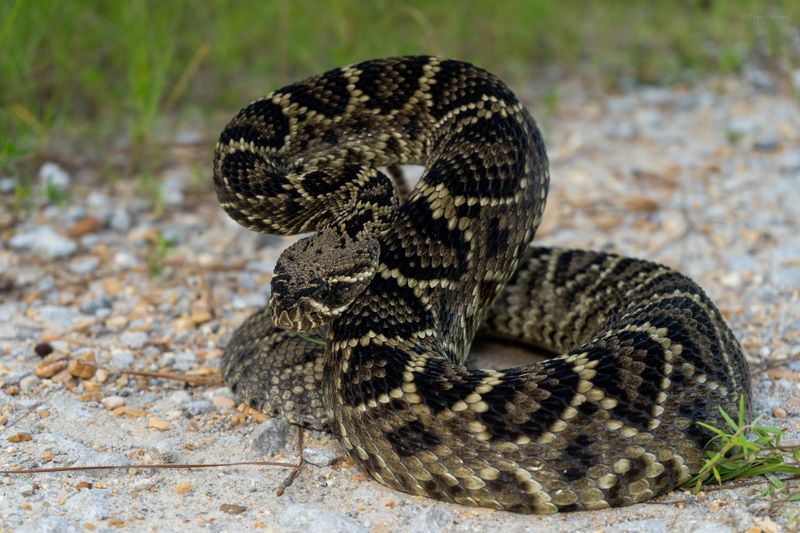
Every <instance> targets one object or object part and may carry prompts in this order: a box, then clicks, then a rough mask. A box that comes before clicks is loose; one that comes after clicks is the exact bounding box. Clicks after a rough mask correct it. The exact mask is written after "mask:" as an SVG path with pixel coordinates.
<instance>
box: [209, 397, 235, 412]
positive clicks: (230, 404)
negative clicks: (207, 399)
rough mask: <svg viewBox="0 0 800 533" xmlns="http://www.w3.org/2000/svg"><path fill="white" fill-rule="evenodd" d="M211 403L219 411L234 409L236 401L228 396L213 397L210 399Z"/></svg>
mask: <svg viewBox="0 0 800 533" xmlns="http://www.w3.org/2000/svg"><path fill="white" fill-rule="evenodd" d="M211 403H212V404H214V406H215V407H218V408H220V409H233V408H234V407H236V400H234V399H233V398H231V397H229V396H223V395H219V396H214V397H212V398H211Z"/></svg>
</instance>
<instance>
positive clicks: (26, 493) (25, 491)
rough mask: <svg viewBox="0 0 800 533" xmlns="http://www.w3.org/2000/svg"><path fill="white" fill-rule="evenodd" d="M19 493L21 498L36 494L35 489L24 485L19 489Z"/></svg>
mask: <svg viewBox="0 0 800 533" xmlns="http://www.w3.org/2000/svg"><path fill="white" fill-rule="evenodd" d="M19 493H20V494H21V495H23V496H33V495H34V494H36V488H35V487H34V486H33V485H30V484H25V485H23V486H22V487H21V488H20V491H19Z"/></svg>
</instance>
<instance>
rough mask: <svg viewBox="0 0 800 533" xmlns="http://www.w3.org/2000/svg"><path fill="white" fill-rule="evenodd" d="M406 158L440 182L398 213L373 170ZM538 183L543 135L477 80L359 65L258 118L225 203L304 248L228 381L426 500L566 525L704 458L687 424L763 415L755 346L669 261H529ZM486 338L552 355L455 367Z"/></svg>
mask: <svg viewBox="0 0 800 533" xmlns="http://www.w3.org/2000/svg"><path fill="white" fill-rule="evenodd" d="M399 163H403V164H420V165H424V166H425V169H426V170H425V173H424V175H423V176H422V178H421V180H420V182H419V184H418V185H417V186H416V187H415V188H414V189H413V191H411V193H410V195H409V196H408V198H407V199H405V201H403V202H401V201H400V199H399V198H398V193H397V188H396V186H395V184H394V183H393V181H392V179H390V178H389V177H387V176H386V174H384V173H382V172H380V171H378V170H377V168H378V167H381V166H387V165H394V164H399ZM548 179H549V178H548V163H547V156H546V153H545V147H544V143H543V141H542V136H541V134H540V132H539V130H538V128H537V126H536V123H535V122H534V120H533V119H532V118H531V116H530V115H529V113H528V112H527V110H526V109H525V108H524V107H523V106H522V105H521V104H520V103H519V101H518V100H517V99H516V97H515V96H514V94H513V93H512V92H511V91H510V90H509V89H508V88H507V87H506V86H505V85H504V84H503V83H502V82H501V81H499V80H498V79H497V78H496V77H495V76H493V75H492V74H490V73H488V72H486V71H484V70H482V69H479V68H476V67H474V66H471V65H469V64H467V63H463V62H459V61H452V60H442V59H437V58H433V57H402V58H390V59H381V60H375V61H367V62H365V63H361V64H358V65H354V66H349V67H345V68H340V69H335V70H332V71H330V72H327V73H325V74H322V75H319V76H314V77H311V78H308V79H307V80H305V81H302V82H300V83H297V84H294V85H290V86H288V87H285V88H283V89H280V90H278V91H275V92H273V93H272V94H270V95H269V96H266V97H264V98H262V99H260V100H257V101H255V102H253V103H252V104H250V105H249V106H247V107H246V108H244V109H243V110H242V111H241V112H240V113H239V114H238V115H237V116H236V117H235V118H234V119H233V120H231V122H230V123H229V124H228V125H227V127H226V128H225V130H224V131H223V132H222V134H221V136H220V139H219V143H218V144H217V148H216V154H215V161H214V185H215V187H216V190H217V195H218V197H219V200H220V202H221V204H222V207H223V208H224V209H225V210H226V211H227V212H228V214H229V215H230V216H231V217H233V218H234V219H235V220H236V221H238V222H239V223H241V224H242V225H244V226H245V227H247V228H250V229H253V230H256V231H260V232H266V233H277V234H297V233H303V232H314V234H312V235H311V236H310V237H305V238H303V239H301V240H299V241H297V242H296V243H294V244H293V245H291V246H290V247H289V248H288V249H286V250H285V251H284V252H283V254H282V255H281V257H280V259H279V260H278V263H277V265H276V268H275V273H274V276H273V278H272V297H271V299H270V302H269V305H268V307H266V308H264V309H262V310H261V311H259V312H258V313H256V314H255V315H254V316H252V317H250V318H249V319H248V320H247V321H246V322H245V323H244V324H243V325H242V326H241V327H240V328H239V329H238V331H236V333H235V334H234V335H233V338H232V340H231V341H230V343H229V345H228V347H227V350H226V353H225V356H224V360H223V371H224V374H225V378H226V381H227V382H228V384H229V385H230V386H231V387H232V389H233V390H234V391H235V392H236V393H237V394H238V395H240V396H241V397H242V398H244V399H245V400H246V401H248V402H250V404H251V405H253V406H255V407H258V408H262V409H264V410H265V411H267V412H269V413H271V414H273V415H275V416H280V417H284V418H287V419H288V420H289V421H291V422H294V423H299V424H304V425H310V426H312V427H317V428H319V427H323V426H328V427H329V428H330V430H331V431H332V432H333V434H334V435H335V436H336V438H337V439H338V440H339V441H340V442H341V444H342V445H343V446H344V449H345V450H346V451H347V453H348V454H349V455H350V457H352V458H353V460H355V462H356V463H358V464H360V465H361V467H363V468H364V469H365V470H366V471H367V472H369V474H370V475H371V476H372V477H373V478H374V479H376V480H377V481H379V482H380V483H383V484H385V485H388V486H389V487H393V488H395V489H398V490H402V491H406V492H409V493H412V494H418V495H425V496H429V497H432V498H437V499H440V500H445V501H451V502H458V503H461V504H466V505H480V506H485V507H493V508H497V509H506V510H510V511H516V512H535V513H553V512H556V511H569V510H578V509H599V508H603V507H607V506H618V505H628V504H632V503H635V502H641V501H644V500H647V499H648V498H651V497H653V496H656V495H659V494H663V493H665V492H667V491H669V490H671V489H673V488H675V487H676V486H677V485H678V484H680V483H682V482H684V481H686V480H687V479H688V478H689V477H690V475H691V474H692V473H694V472H696V471H697V470H698V469H699V467H700V466H701V465H702V463H703V461H704V458H705V452H704V446H705V445H706V444H707V442H708V440H709V438H710V435H709V433H708V432H706V431H705V430H703V429H702V428H701V427H700V426H698V425H697V422H698V421H706V422H710V423H719V419H720V415H719V412H718V409H719V408H720V407H722V408H724V409H726V410H727V411H729V412H733V411H735V410H736V408H737V405H738V399H739V398H740V396H744V397H745V399H746V403H747V405H748V408H749V402H750V382H749V374H748V371H747V363H746V362H745V359H744V357H743V355H742V351H741V348H740V346H739V344H738V342H737V341H736V339H735V338H734V336H733V334H732V333H731V331H730V330H729V328H728V326H727V325H726V324H725V322H724V320H723V319H722V317H721V316H720V313H719V311H718V310H717V308H716V307H715V306H714V304H713V303H712V302H711V301H710V300H709V299H708V297H707V296H706V295H705V293H704V292H703V291H702V290H701V289H700V288H699V287H698V286H697V285H696V284H695V283H694V282H692V281H691V280H689V279H688V278H686V277H685V276H683V275H681V274H679V273H677V272H674V271H673V270H671V269H669V268H667V267H664V266H661V265H658V264H655V263H651V262H647V261H641V260H636V259H630V258H626V257H620V256H616V255H612V254H606V253H599V252H589V251H576V250H559V249H552V248H541V247H535V246H532V245H531V244H530V243H531V240H532V239H533V236H534V232H535V230H536V227H537V225H538V224H539V221H540V219H541V215H542V211H543V209H544V204H545V199H546V196H547V188H548ZM476 334H486V335H492V336H499V337H506V338H510V339H514V340H515V341H517V342H522V343H527V344H529V345H532V346H537V347H540V348H543V349H545V350H547V351H549V352H552V353H553V357H551V358H549V359H547V360H545V361H543V362H540V363H536V364H531V365H530V366H524V367H520V368H512V369H507V370H480V369H474V368H465V367H464V366H463V363H464V361H465V359H466V356H467V354H468V352H469V348H470V345H471V343H472V340H473V338H474V337H475V335H476Z"/></svg>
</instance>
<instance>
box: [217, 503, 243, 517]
mask: <svg viewBox="0 0 800 533" xmlns="http://www.w3.org/2000/svg"><path fill="white" fill-rule="evenodd" d="M219 510H220V511H222V512H223V513H227V514H242V513H243V512H245V511H246V510H247V507H245V506H244V505H236V504H233V503H223V504H222V505H220V506H219Z"/></svg>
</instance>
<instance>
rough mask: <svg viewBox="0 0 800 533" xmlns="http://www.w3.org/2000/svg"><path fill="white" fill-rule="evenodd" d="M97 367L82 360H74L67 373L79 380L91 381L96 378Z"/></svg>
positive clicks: (70, 363) (68, 366)
mask: <svg viewBox="0 0 800 533" xmlns="http://www.w3.org/2000/svg"><path fill="white" fill-rule="evenodd" d="M96 368H97V367H95V366H94V365H92V364H87V362H86V361H82V360H80V359H72V360H71V361H70V362H69V365H67V372H69V373H70V375H72V376H73V377H76V378H79V379H91V378H92V376H94V372H95V369H96Z"/></svg>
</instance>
